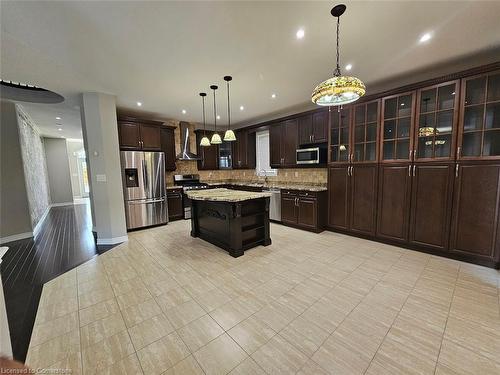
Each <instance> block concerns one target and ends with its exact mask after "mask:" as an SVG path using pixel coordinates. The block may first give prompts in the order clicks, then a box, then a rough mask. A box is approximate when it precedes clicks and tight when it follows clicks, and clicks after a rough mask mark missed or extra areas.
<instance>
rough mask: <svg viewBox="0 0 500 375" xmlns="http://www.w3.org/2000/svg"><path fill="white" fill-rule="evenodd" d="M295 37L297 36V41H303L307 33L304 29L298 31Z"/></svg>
mask: <svg viewBox="0 0 500 375" xmlns="http://www.w3.org/2000/svg"><path fill="white" fill-rule="evenodd" d="M295 35H296V36H297V39H302V38H304V35H306V33H305V31H304V29H298V30H297V33H296V34H295Z"/></svg>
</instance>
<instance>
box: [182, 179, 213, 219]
mask: <svg viewBox="0 0 500 375" xmlns="http://www.w3.org/2000/svg"><path fill="white" fill-rule="evenodd" d="M174 185H176V186H182V192H183V194H182V206H183V207H184V219H190V218H191V199H189V198H188V197H187V195H186V194H185V193H186V191H189V190H200V189H208V188H209V186H208V184H206V183H204V182H200V175H198V174H176V175H174Z"/></svg>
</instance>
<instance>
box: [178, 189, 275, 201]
mask: <svg viewBox="0 0 500 375" xmlns="http://www.w3.org/2000/svg"><path fill="white" fill-rule="evenodd" d="M187 196H188V198H190V199H194V200H197V201H215V202H242V201H247V200H250V199H258V198H267V197H270V196H271V193H255V192H249V191H240V190H231V189H222V188H218V189H207V190H191V191H188V192H187Z"/></svg>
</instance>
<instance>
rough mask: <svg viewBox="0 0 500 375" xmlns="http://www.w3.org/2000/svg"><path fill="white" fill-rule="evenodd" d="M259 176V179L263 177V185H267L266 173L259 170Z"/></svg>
mask: <svg viewBox="0 0 500 375" xmlns="http://www.w3.org/2000/svg"><path fill="white" fill-rule="evenodd" d="M262 173H264V174H262ZM259 175H260V176H261V177H262V176H264V182H265V184H266V185H267V173H266V171H265V170H264V169H261V170H260V171H259Z"/></svg>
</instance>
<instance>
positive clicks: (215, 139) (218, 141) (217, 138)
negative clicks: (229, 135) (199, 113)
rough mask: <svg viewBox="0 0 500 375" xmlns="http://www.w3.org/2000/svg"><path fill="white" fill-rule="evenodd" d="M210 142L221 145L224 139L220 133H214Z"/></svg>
mask: <svg viewBox="0 0 500 375" xmlns="http://www.w3.org/2000/svg"><path fill="white" fill-rule="evenodd" d="M210 143H211V144H213V145H220V144H221V143H222V139H221V138H220V135H219V133H214V134H213V135H212V139H211V140H210Z"/></svg>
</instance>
